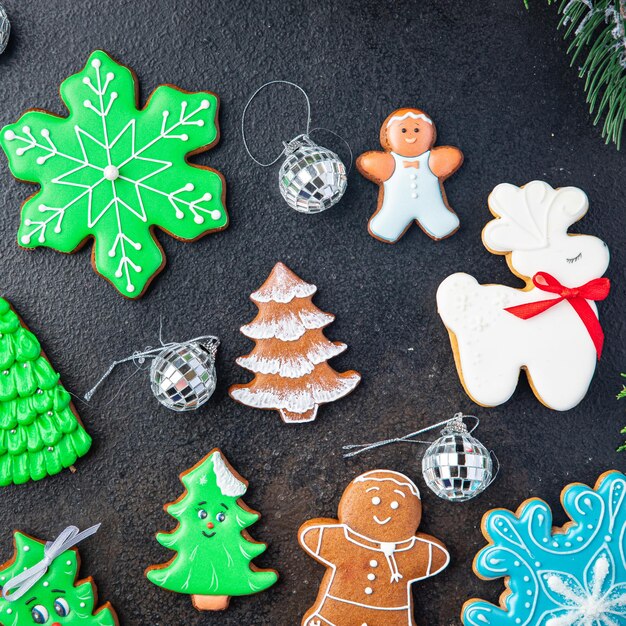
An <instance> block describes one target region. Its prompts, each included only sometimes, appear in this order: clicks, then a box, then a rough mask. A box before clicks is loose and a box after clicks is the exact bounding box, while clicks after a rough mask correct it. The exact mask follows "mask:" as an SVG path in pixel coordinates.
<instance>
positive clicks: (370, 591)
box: [364, 587, 374, 596]
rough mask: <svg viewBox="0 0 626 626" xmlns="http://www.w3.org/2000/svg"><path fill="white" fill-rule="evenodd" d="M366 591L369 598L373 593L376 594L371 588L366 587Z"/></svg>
mask: <svg viewBox="0 0 626 626" xmlns="http://www.w3.org/2000/svg"><path fill="white" fill-rule="evenodd" d="M364 591H365V593H366V594H367V595H368V596H371V595H372V593H374V590H373V589H372V588H371V587H365V589H364Z"/></svg>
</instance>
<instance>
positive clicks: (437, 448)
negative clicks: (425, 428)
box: [422, 416, 493, 502]
mask: <svg viewBox="0 0 626 626" xmlns="http://www.w3.org/2000/svg"><path fill="white" fill-rule="evenodd" d="M422 473H423V475H424V481H425V482H426V484H427V485H428V487H430V489H432V490H433V491H434V492H435V493H436V494H437V495H438V496H439V497H440V498H443V499H444V500H449V501H451V502H463V501H465V500H470V499H471V498H473V497H474V496H477V495H478V494H479V493H482V492H483V491H484V490H485V489H487V487H488V486H489V485H490V484H491V482H492V480H493V461H492V458H491V454H490V453H489V450H487V448H485V446H483V444H482V443H480V441H478V439H476V438H474V437H472V435H470V434H469V432H468V430H467V426H466V425H465V423H464V422H463V419H462V418H461V417H460V416H455V418H454V419H453V420H451V421H450V422H449V423H448V425H447V426H446V427H445V428H444V429H443V430H442V431H441V437H440V438H439V439H437V441H435V442H434V443H432V444H431V445H430V447H429V448H428V450H426V452H425V454H424V458H423V459H422Z"/></svg>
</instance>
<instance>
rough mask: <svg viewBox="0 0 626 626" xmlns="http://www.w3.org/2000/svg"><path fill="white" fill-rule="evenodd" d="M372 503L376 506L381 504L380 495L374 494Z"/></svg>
mask: <svg viewBox="0 0 626 626" xmlns="http://www.w3.org/2000/svg"><path fill="white" fill-rule="evenodd" d="M372 504H373V505H374V506H378V505H379V504H380V498H379V497H378V496H374V497H373V498H372Z"/></svg>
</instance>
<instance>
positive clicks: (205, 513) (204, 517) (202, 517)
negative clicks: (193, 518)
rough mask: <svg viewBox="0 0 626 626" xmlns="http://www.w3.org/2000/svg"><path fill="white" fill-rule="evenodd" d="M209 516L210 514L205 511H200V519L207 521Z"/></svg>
mask: <svg viewBox="0 0 626 626" xmlns="http://www.w3.org/2000/svg"><path fill="white" fill-rule="evenodd" d="M208 516H209V514H208V513H207V512H206V511H205V510H204V509H200V510H199V511H198V517H199V518H200V519H206V518H207V517H208Z"/></svg>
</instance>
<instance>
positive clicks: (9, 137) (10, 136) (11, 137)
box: [4, 130, 15, 141]
mask: <svg viewBox="0 0 626 626" xmlns="http://www.w3.org/2000/svg"><path fill="white" fill-rule="evenodd" d="M4 138H5V139H6V140H7V141H13V140H14V139H15V133H14V132H13V131H12V130H7V132H6V133H4Z"/></svg>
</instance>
